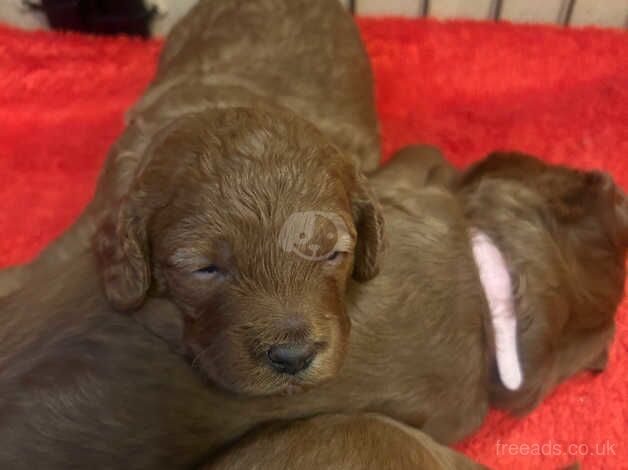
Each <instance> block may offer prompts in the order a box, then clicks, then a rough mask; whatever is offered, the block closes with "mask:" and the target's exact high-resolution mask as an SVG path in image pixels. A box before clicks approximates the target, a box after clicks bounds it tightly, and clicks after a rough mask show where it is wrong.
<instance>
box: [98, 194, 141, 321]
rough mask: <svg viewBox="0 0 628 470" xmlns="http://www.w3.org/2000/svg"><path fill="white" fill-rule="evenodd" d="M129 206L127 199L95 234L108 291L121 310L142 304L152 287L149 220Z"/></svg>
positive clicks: (112, 302) (101, 268)
mask: <svg viewBox="0 0 628 470" xmlns="http://www.w3.org/2000/svg"><path fill="white" fill-rule="evenodd" d="M130 206H131V205H130V203H129V202H128V201H126V202H125V203H123V204H122V205H121V207H120V209H119V211H118V213H117V214H116V215H115V216H113V217H111V218H108V219H107V220H105V222H104V223H103V225H102V226H101V228H100V230H99V231H98V232H97V233H96V235H95V237H94V249H95V252H96V256H97V258H98V261H99V265H100V270H101V275H102V280H103V284H104V288H105V293H106V295H107V298H108V299H109V302H110V303H111V305H112V306H113V307H114V308H115V309H116V310H119V311H129V310H134V309H136V308H138V307H139V306H140V305H142V303H143V302H144V298H145V297H146V292H147V291H148V288H149V286H150V276H151V274H150V267H149V263H148V241H147V234H146V221H145V218H144V217H139V216H137V215H136V214H133V211H132V210H131V208H130Z"/></svg>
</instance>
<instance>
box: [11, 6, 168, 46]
mask: <svg viewBox="0 0 628 470" xmlns="http://www.w3.org/2000/svg"><path fill="white" fill-rule="evenodd" d="M22 4H23V6H24V7H26V8H27V9H31V10H35V11H39V12H42V13H44V14H45V15H46V17H47V19H48V24H49V25H50V27H51V28H53V29H64V30H71V31H81V32H88V33H97V34H130V35H138V36H142V37H148V36H150V23H151V21H152V19H153V18H154V16H155V15H156V14H157V7H156V6H154V5H151V6H147V5H146V4H145V3H144V1H143V0H23V2H22Z"/></svg>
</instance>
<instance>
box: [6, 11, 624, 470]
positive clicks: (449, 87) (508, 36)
mask: <svg viewBox="0 0 628 470" xmlns="http://www.w3.org/2000/svg"><path fill="white" fill-rule="evenodd" d="M360 26H361V29H362V33H363V36H364V39H365V41H366V44H367V47H368V51H369V53H370V55H371V58H372V61H373V66H374V69H375V75H376V80H377V103H378V107H379V112H380V116H381V119H382V132H383V137H384V152H385V154H386V155H389V154H390V153H391V152H392V151H394V150H395V149H396V148H398V147H399V146H401V145H403V144H407V143H412V142H429V143H432V144H436V145H438V146H440V147H442V148H443V150H444V151H445V153H446V155H447V156H448V157H449V158H450V159H451V160H452V161H453V162H454V163H456V164H458V165H464V164H467V163H469V162H471V161H473V160H475V159H478V158H480V157H481V156H483V155H484V154H486V153H487V152H489V151H490V150H493V149H497V148H499V149H519V150H523V151H526V152H530V153H532V154H535V155H540V156H542V157H543V158H545V159H547V160H548V161H551V162H555V163H568V164H571V165H576V166H579V167H583V168H594V167H595V168H601V169H604V170H606V171H609V172H611V173H612V174H613V175H614V176H615V178H616V180H617V181H618V182H619V183H620V184H622V186H623V187H624V188H626V187H628V35H627V33H625V32H622V31H618V30H617V31H612V30H599V29H582V30H573V29H562V28H556V27H551V26H515V25H511V24H507V23H498V24H494V23H474V22H450V23H439V22H435V21H422V20H417V21H406V20H393V19H383V20H370V19H369V20H366V19H363V20H360ZM160 44H161V43H160V42H158V41H151V42H142V41H140V40H132V39H128V38H95V37H89V36H81V35H74V34H59V33H48V32H37V33H27V32H22V31H17V30H14V29H10V28H7V27H0V123H1V125H0V201H2V207H1V209H0V266H4V265H9V264H13V263H19V262H23V261H27V260H28V259H30V258H32V257H33V256H34V255H35V254H36V253H37V252H38V251H39V250H40V249H42V248H43V247H44V246H45V244H46V243H47V242H49V241H50V240H51V239H52V238H54V237H55V236H57V235H58V234H59V233H60V232H61V231H62V230H63V229H64V228H65V227H67V226H68V225H69V224H70V223H71V222H72V220H73V219H74V218H75V217H76V216H77V215H78V213H79V212H80V210H81V208H82V207H84V205H85V204H86V203H87V201H88V199H89V198H90V196H91V194H92V190H93V187H94V183H95V180H96V177H97V174H98V170H99V168H100V167H101V165H102V162H103V159H104V157H105V153H106V151H107V148H108V147H109V145H110V144H111V143H112V142H113V140H114V139H115V137H116V136H117V135H118V134H119V133H120V131H121V130H122V128H123V123H122V116H123V113H124V111H125V110H126V109H127V108H128V107H129V106H130V105H131V103H133V101H134V100H135V99H136V98H137V96H138V94H139V93H140V92H141V91H142V89H143V88H144V87H145V86H146V83H147V82H148V80H149V79H150V77H151V74H152V73H153V71H154V68H155V61H156V58H157V54H158V52H159V49H160ZM627 349H628V303H624V305H623V306H622V308H621V309H620V312H619V314H618V316H617V335H616V338H615V342H614V345H613V348H612V350H611V354H610V362H609V366H608V369H607V370H606V372H604V373H602V374H600V375H598V376H593V375H591V374H588V373H583V374H580V375H578V376H577V377H575V378H573V379H571V380H570V381H569V382H568V383H566V384H564V385H562V386H560V387H559V388H558V389H557V390H556V391H555V392H554V393H552V394H551V396H549V397H548V398H547V399H546V400H545V403H543V404H542V405H541V406H540V407H539V408H538V409H537V410H536V411H534V412H533V413H532V414H530V415H529V416H527V417H525V418H523V419H515V418H512V417H509V416H506V415H504V414H501V413H497V412H493V413H491V414H490V416H489V418H488V419H487V421H486V424H485V425H484V426H483V428H482V429H481V430H480V431H479V432H478V433H477V434H475V435H474V436H472V437H471V438H469V439H467V440H466V441H465V442H464V443H462V444H461V445H460V446H459V448H460V449H461V450H463V451H464V452H466V453H468V454H469V455H470V456H471V457H473V458H475V459H478V460H479V461H481V462H483V463H485V464H487V465H490V466H494V467H496V468H503V469H508V470H512V469H517V468H521V469H530V468H538V469H544V468H546V469H554V468H557V467H558V466H560V465H563V464H567V463H570V462H573V461H580V462H582V463H583V464H584V468H586V469H589V468H591V469H593V468H599V469H620V468H628V447H627V446H628V440H627V439H626V433H627V432H628V429H627V428H628V404H627V402H628V354H627ZM461 393H464V390H461ZM598 454H599V455H598Z"/></svg>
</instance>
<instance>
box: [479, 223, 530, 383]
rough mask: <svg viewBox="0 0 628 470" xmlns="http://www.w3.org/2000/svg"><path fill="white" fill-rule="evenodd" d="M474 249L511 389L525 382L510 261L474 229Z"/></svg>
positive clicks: (500, 368) (502, 367) (501, 370)
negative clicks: (520, 356) (520, 357)
mask: <svg viewBox="0 0 628 470" xmlns="http://www.w3.org/2000/svg"><path fill="white" fill-rule="evenodd" d="M471 247H472V250H473V257H474V259H475V264H476V265H477V267H478V272H479V274H480V282H481V283H482V287H483V288H484V294H485V295H486V299H487V301H488V306H489V310H490V312H491V321H492V324H493V331H494V333H495V356H496V360H497V370H498V371H499V378H500V379H501V381H502V383H503V384H504V386H505V387H506V388H508V389H510V390H517V389H518V388H519V387H520V386H521V383H522V381H523V373H522V372H521V362H520V361H519V355H518V351H517V316H516V315H515V304H514V300H513V294H512V283H511V280H510V274H509V273H508V266H507V264H506V260H504V257H503V256H502V254H501V252H500V251H499V248H497V246H496V245H495V244H494V243H493V241H492V240H491V239H490V238H489V236H488V235H486V234H485V233H484V232H481V231H479V230H476V229H473V230H471Z"/></svg>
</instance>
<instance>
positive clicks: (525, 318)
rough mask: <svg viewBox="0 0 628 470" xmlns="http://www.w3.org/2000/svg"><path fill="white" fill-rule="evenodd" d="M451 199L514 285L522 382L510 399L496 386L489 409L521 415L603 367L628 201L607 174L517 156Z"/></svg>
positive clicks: (494, 159) (627, 235)
mask: <svg viewBox="0 0 628 470" xmlns="http://www.w3.org/2000/svg"><path fill="white" fill-rule="evenodd" d="M456 191H457V192H458V194H459V196H460V199H461V200H462V201H463V205H464V211H465V216H466V218H467V219H468V220H469V222H470V225H472V226H473V227H474V228H476V229H479V230H482V231H483V232H484V233H486V234H487V235H488V236H489V237H490V238H491V239H492V241H493V242H494V244H495V245H496V246H498V247H499V249H500V250H501V251H502V253H503V255H504V257H505V258H506V260H507V264H508V270H509V275H510V278H511V280H512V299H513V306H514V313H515V315H516V324H517V331H516V338H515V339H516V344H515V346H516V348H517V350H518V354H519V357H520V361H521V367H522V373H523V377H524V380H523V383H522V386H521V387H520V388H519V389H517V390H514V391H513V390H507V389H505V388H504V387H502V386H501V383H500V381H496V382H495V384H496V385H497V386H496V387H494V388H492V401H493V402H494V403H495V404H497V405H499V406H502V407H505V408H507V409H509V410H512V411H515V412H525V411H528V410H530V409H531V408H532V407H534V406H536V404H538V402H539V401H540V400H541V399H542V398H543V397H544V396H545V395H546V394H547V392H548V391H549V390H550V389H551V388H552V387H553V386H554V385H556V384H557V383H558V382H560V381H562V380H564V379H565V378H567V377H569V376H571V375H573V374H574V373H576V372H578V371H580V370H583V369H590V370H594V371H600V370H602V369H603V368H604V367H605V365H606V361H607V355H608V346H609V343H610V341H611V339H612V337H613V332H614V318H613V317H614V313H615V310H616V308H617V305H618V304H619V302H620V301H621V299H622V296H623V289H624V283H625V277H626V273H625V254H626V248H627V247H628V198H627V197H626V194H625V193H624V191H623V190H622V189H621V188H619V187H618V186H616V185H615V184H614V182H613V180H612V178H611V177H610V176H609V175H607V174H605V173H601V172H598V171H590V172H585V171H577V170H573V169H570V168H565V167H561V166H551V165H547V164H545V163H543V162H541V161H540V160H538V159H536V158H533V157H530V156H527V155H522V154H517V153H496V154H492V155H490V156H489V157H487V158H486V159H484V160H482V161H480V162H479V163H477V164H475V165H473V166H472V167H471V168H470V169H469V170H468V171H467V172H465V174H464V175H463V176H462V177H461V178H460V181H459V182H458V185H457V189H456ZM487 208H490V209H487Z"/></svg>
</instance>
